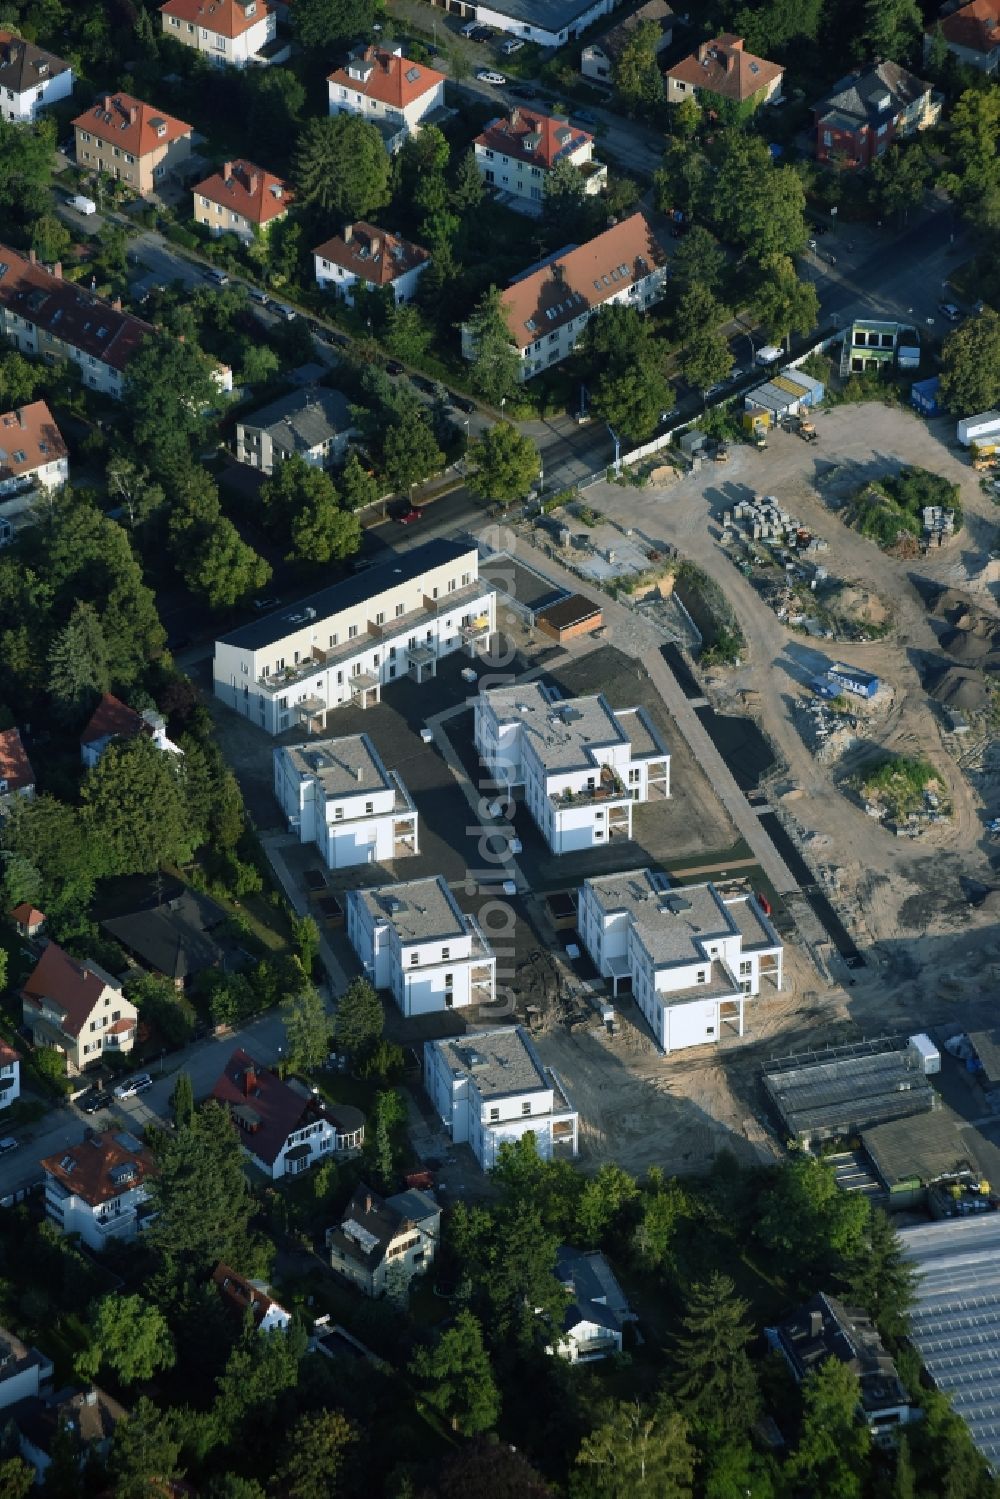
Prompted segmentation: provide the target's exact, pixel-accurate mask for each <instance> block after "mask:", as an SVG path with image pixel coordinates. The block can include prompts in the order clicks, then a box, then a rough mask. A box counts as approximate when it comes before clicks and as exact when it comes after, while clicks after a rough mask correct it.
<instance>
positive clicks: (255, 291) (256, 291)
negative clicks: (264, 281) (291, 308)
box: [250, 286, 271, 307]
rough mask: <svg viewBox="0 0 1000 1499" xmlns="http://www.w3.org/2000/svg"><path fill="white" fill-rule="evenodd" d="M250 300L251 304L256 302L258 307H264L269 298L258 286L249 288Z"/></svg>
mask: <svg viewBox="0 0 1000 1499" xmlns="http://www.w3.org/2000/svg"><path fill="white" fill-rule="evenodd" d="M250 300H251V302H256V303H257V304H258V306H260V307H266V306H267V305H268V303H269V302H270V300H271V298H270V297H269V296H268V294H267V292H266V291H261V289H260V287H259V286H251V288H250Z"/></svg>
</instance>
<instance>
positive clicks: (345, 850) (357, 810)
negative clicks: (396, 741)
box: [274, 734, 420, 869]
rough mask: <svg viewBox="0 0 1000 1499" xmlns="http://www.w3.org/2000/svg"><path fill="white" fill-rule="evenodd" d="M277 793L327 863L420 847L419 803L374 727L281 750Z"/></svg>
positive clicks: (339, 865) (392, 855) (377, 859)
mask: <svg viewBox="0 0 1000 1499" xmlns="http://www.w3.org/2000/svg"><path fill="white" fill-rule="evenodd" d="M274 794H275V796H276V798H277V800H278V803H279V805H280V807H281V810H282V812H284V814H285V817H286V818H287V820H288V826H289V828H290V829H291V830H292V831H293V832H297V833H298V835H299V841H300V843H315V845H316V847H317V848H318V849H319V851H320V854H321V856H322V858H323V862H324V863H325V864H326V866H327V868H328V869H344V868H346V867H348V866H350V865H355V864H390V863H392V861H393V860H394V859H402V858H406V857H407V856H409V855H410V854H416V853H419V852H420V848H419V841H418V821H419V820H418V815H417V809H416V807H415V806H414V805H413V801H412V799H411V797H410V794H409V792H408V791H407V789H406V787H405V786H404V784H403V781H402V778H401V777H400V775H399V773H398V772H397V771H395V770H387V769H386V767H385V764H384V763H383V761H382V757H381V755H380V754H379V753H378V751H377V750H376V748H375V746H374V745H373V744H372V742H371V740H370V739H369V737H368V735H367V734H351V735H348V736H347V737H345V738H343V739H319V740H312V741H310V743H308V744H302V745H298V744H296V745H287V746H283V747H281V748H279V749H276V750H275V751H274Z"/></svg>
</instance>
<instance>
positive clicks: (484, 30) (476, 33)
mask: <svg viewBox="0 0 1000 1499" xmlns="http://www.w3.org/2000/svg"><path fill="white" fill-rule="evenodd" d="M494 35H495V32H494V31H493V28H492V27H491V26H473V28H472V30H471V31H470V32H469V36H470V37H471V38H472V40H473V41H474V42H488V41H491V40H492V38H493V36H494Z"/></svg>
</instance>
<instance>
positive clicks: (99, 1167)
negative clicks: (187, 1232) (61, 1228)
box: [41, 1130, 157, 1207]
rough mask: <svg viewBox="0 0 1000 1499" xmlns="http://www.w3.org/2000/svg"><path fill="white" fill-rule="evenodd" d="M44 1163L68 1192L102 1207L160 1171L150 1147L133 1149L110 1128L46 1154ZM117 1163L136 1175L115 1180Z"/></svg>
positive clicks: (43, 1165) (44, 1167) (144, 1182)
mask: <svg viewBox="0 0 1000 1499" xmlns="http://www.w3.org/2000/svg"><path fill="white" fill-rule="evenodd" d="M41 1164H42V1168H43V1170H45V1171H47V1172H48V1173H49V1175H50V1176H54V1177H55V1178H56V1180H57V1181H59V1182H61V1183H62V1185H63V1186H64V1187H65V1188H66V1190H67V1191H69V1192H72V1193H73V1194H74V1196H76V1197H80V1198H82V1200H83V1201H84V1202H87V1203H89V1204H90V1206H91V1207H99V1206H100V1204H101V1203H102V1202H108V1201H110V1199H111V1198H112V1197H120V1196H121V1194H122V1192H123V1191H127V1190H132V1189H134V1188H135V1187H139V1186H143V1185H145V1184H146V1183H147V1182H148V1181H149V1178H150V1177H152V1176H156V1174H157V1169H156V1165H155V1164H154V1161H153V1157H152V1156H151V1155H150V1153H149V1151H148V1150H146V1149H144V1148H143V1147H141V1146H140V1148H139V1149H138V1150H135V1149H132V1148H131V1147H129V1146H128V1145H125V1144H124V1143H123V1142H122V1139H121V1137H120V1136H118V1135H115V1134H112V1133H111V1131H110V1130H106V1131H104V1132H103V1133H102V1134H93V1135H91V1136H90V1137H89V1139H86V1140H84V1141H83V1144H82V1145H74V1146H71V1147H70V1148H69V1149H68V1150H63V1151H60V1152H58V1153H57V1154H56V1155H50V1156H46V1158H45V1159H44V1160H43V1161H42V1163H41ZM116 1166H132V1167H133V1168H134V1171H135V1174H134V1176H133V1177H132V1178H131V1180H126V1181H122V1180H120V1179H118V1180H114V1179H112V1176H111V1173H112V1171H114V1169H115V1167H116Z"/></svg>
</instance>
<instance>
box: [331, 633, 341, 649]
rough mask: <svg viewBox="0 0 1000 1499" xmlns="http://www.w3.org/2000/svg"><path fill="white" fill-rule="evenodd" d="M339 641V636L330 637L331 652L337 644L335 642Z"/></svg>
mask: <svg viewBox="0 0 1000 1499" xmlns="http://www.w3.org/2000/svg"><path fill="white" fill-rule="evenodd" d="M339 639H340V636H339V635H336V634H334V635H331V636H330V649H331V650H333V647H334V646H335V645H336V644H337V641H338V640H339Z"/></svg>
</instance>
